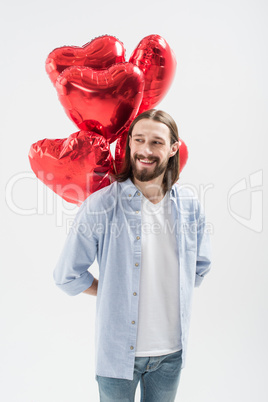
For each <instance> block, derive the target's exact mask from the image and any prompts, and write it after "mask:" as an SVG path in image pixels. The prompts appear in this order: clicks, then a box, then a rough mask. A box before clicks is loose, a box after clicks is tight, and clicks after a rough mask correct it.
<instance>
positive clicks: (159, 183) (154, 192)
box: [132, 175, 165, 204]
mask: <svg viewBox="0 0 268 402" xmlns="http://www.w3.org/2000/svg"><path fill="white" fill-rule="evenodd" d="M161 176H162V175H161ZM161 176H159V177H156V178H155V179H153V180H150V181H140V180H137V179H136V178H135V177H133V179H132V181H133V183H134V184H135V186H136V187H137V188H138V189H139V190H140V191H141V192H142V194H143V195H144V197H146V198H148V200H150V201H151V202H152V203H154V204H156V203H158V202H160V201H161V200H162V199H163V198H164V196H165V193H164V189H163V177H161Z"/></svg>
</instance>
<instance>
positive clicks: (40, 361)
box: [0, 0, 268, 402]
mask: <svg viewBox="0 0 268 402" xmlns="http://www.w3.org/2000/svg"><path fill="white" fill-rule="evenodd" d="M5 3H6V4H5V5H2V10H1V24H0V29H1V39H2V46H1V112H2V113H1V121H0V124H1V188H2V190H3V192H2V194H3V197H1V213H2V218H1V233H2V241H1V245H2V251H1V283H0V287H1V288H0V298H1V316H0V322H1V332H0V339H1V357H0V366H1V367H0V369H1V373H0V381H1V386H0V399H1V400H2V401H5V402H47V401H51V402H77V401H79V402H86V401H92V402H95V401H98V389H97V382H96V381H95V377H94V370H95V368H94V357H95V356H94V320H95V298H94V297H91V296H87V295H85V294H81V295H78V296H76V297H69V296H67V295H66V294H64V293H63V292H61V291H60V290H59V289H58V288H57V287H56V286H55V285H54V282H53V278H52V272H53V269H54V266H55V264H56V261H57V258H58V256H59V253H60V251H61V248H62V246H63V243H64V240H65V238H66V234H67V231H68V226H69V224H70V222H71V220H72V219H73V217H74V215H75V213H76V211H77V209H76V208H74V207H73V206H72V205H71V204H67V203H64V202H63V201H62V199H61V198H60V197H58V196H56V195H54V194H52V193H51V192H50V190H48V189H47V188H46V187H45V186H43V185H42V183H39V184H38V181H37V179H35V178H34V175H33V173H32V172H31V169H30V165H29V162H28V156H27V155H28V151H29V148H30V145H31V144H32V143H34V142H36V141H38V140H40V139H43V138H46V137H47V138H64V137H67V136H69V135H70V134H72V133H74V132H76V131H77V128H76V127H75V126H74V124H73V123H72V122H71V121H70V120H69V119H68V117H67V116H66V115H65V113H64V111H63V108H62V106H61V105H60V103H59V101H58V99H57V95H56V91H55V89H54V88H53V86H52V84H51V82H50V80H49V78H48V76H47V75H46V72H45V60H46V57H47V55H48V54H49V53H50V51H52V50H53V49H54V48H56V47H60V46H64V45H76V46H81V45H83V44H85V43H86V42H89V41H90V40H91V39H93V38H94V37H97V36H100V35H103V34H109V35H113V36H116V37H117V38H118V39H120V40H121V41H122V42H123V43H124V45H125V48H126V55H127V59H128V58H129V56H130V54H131V53H132V51H133V49H134V48H135V47H136V45H137V44H138V42H139V41H140V40H141V39H142V38H143V37H145V36H147V35H150V34H154V33H155V34H159V35H161V36H163V37H164V38H165V39H166V40H167V42H168V43H169V44H170V46H171V47H172V48H173V50H174V52H175V54H176V58H177V62H178V67H177V72H176V77H175V80H174V82H173V84H172V87H171V89H170V91H169V92H168V94H167V95H166V97H165V99H164V100H163V101H162V103H161V104H160V105H159V106H158V108H161V109H163V110H165V111H167V112H168V113H170V114H171V115H172V116H173V117H174V118H175V120H176V121H177V123H178V126H179V132H180V135H181V137H182V138H183V140H184V141H185V142H186V144H187V146H188V149H189V160H188V163H187V165H186V167H185V168H184V170H183V172H182V175H181V179H180V180H181V182H182V183H185V184H188V185H191V186H193V187H194V188H195V189H196V191H197V192H198V195H199V197H200V200H201V201H202V202H203V204H204V206H205V212H206V216H207V221H208V223H209V224H210V226H211V232H212V235H211V240H212V247H213V267H212V271H211V273H210V274H209V275H208V277H207V278H206V280H205V281H204V283H203V284H202V286H201V287H200V288H199V289H196V292H195V299H194V305H193V314H192V321H191V330H190V339H189V347H188V355H187V361H186V367H185V369H184V370H183V372H182V376H181V383H180V387H179V392H178V396H177V399H176V400H177V401H183V402H215V401H216V402H226V401H229V402H237V401H243V402H252V401H253V400H256V401H258V402H265V401H266V400H267V391H266V389H265V388H266V387H265V381H266V380H267V359H268V354H267V338H268V330H267V305H268V303H267V279H268V275H267V262H268V261H267V253H265V251H264V248H265V246H266V244H267V210H266V209H265V208H264V206H265V205H267V175H266V172H267V170H266V169H267V157H266V158H265V156H266V149H265V146H267V141H265V139H266V138H265V135H267V128H268V127H267V125H268V124H267V119H265V117H266V115H267V106H268V99H267V90H268V88H267V71H268V65H267V64H268V63H267V11H268V10H267V9H268V6H267V2H265V0H243V1H242V0H232V1H231V0H225V1H210V0H203V1H198V0H187V1H186V0H182V1H175V0H174V1H171V0H166V1H163V0H162V1H160V0H155V1H152V0H147V1H142V0H136V1H135V2H126V1H115V2H112V1H108V0H104V1H95V2H93V1H83V0H77V1H73V2H68V3H67V2H66V1H59V0H54V1H51V0H47V1H45V2H38V1H30V0H24V1H22V2H20V1H18V0H15V1H13V2H10V3H9V5H8V4H7V2H5ZM4 192H5V193H6V198H5V197H4ZM265 241H266V243H265ZM266 247H267V246H266ZM91 272H92V273H93V275H95V276H97V277H98V267H97V264H96V263H95V264H94V266H93V267H92V270H91ZM265 391H266V392H265ZM138 395H139V390H137V395H136V396H137V401H138V400H139V399H138Z"/></svg>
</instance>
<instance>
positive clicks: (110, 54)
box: [46, 35, 125, 85]
mask: <svg viewBox="0 0 268 402" xmlns="http://www.w3.org/2000/svg"><path fill="white" fill-rule="evenodd" d="M124 61H125V48H124V45H123V43H122V42H120V41H119V40H118V39H116V38H115V37H113V36H108V35H104V36H100V37H98V38H95V39H93V40H92V41H91V42H88V43H86V44H85V45H84V46H82V47H79V46H63V47H59V48H57V49H54V50H53V51H52V52H51V53H50V54H49V55H48V57H47V59H46V72H47V73H48V75H49V78H50V79H51V81H52V83H53V84H54V85H56V80H57V78H58V76H59V75H60V73H61V72H62V71H63V70H65V69H66V68H68V67H71V66H86V67H91V68H96V69H104V68H105V69H106V68H108V67H110V66H111V65H113V64H116V63H123V62H124Z"/></svg>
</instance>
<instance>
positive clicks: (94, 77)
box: [56, 63, 144, 143]
mask: <svg viewBox="0 0 268 402" xmlns="http://www.w3.org/2000/svg"><path fill="white" fill-rule="evenodd" d="M143 88H144V78H143V73H142V72H141V71H140V69H139V68H138V67H137V66H134V65H133V64H132V63H119V64H115V65H113V66H112V67H109V68H108V69H106V70H94V69H92V68H89V67H76V66H74V67H69V68H67V69H65V70H64V71H63V72H62V73H61V75H60V76H59V77H58V79H57V82H56V89H57V92H58V96H59V100H60V102H61V104H62V105H63V107H64V109H65V112H66V113H67V115H68V116H69V117H70V119H71V120H72V121H73V122H74V123H75V124H76V125H77V126H78V127H79V129H80V130H88V129H89V130H90V129H91V127H92V123H91V122H92V120H95V121H97V122H99V123H100V124H101V125H102V126H103V128H104V134H103V135H104V137H105V138H106V139H107V141H108V142H109V143H111V142H113V141H115V140H116V139H117V137H118V136H119V135H120V134H121V133H122V132H123V131H124V129H125V128H126V127H128V126H129V125H130V123H131V121H132V120H133V119H134V117H135V116H136V114H137V111H138V109H139V106H140V104H141V100H142V94H143Z"/></svg>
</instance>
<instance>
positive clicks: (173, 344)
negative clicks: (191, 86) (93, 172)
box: [54, 109, 210, 402]
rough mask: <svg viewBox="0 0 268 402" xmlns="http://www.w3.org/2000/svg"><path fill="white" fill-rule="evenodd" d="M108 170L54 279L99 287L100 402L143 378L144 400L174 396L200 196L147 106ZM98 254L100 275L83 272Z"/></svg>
mask: <svg viewBox="0 0 268 402" xmlns="http://www.w3.org/2000/svg"><path fill="white" fill-rule="evenodd" d="M114 178H115V181H114V182H113V183H112V184H111V185H110V186H108V187H105V188H103V189H101V190H99V191H97V192H95V193H93V194H91V195H90V196H89V197H88V199H87V200H86V201H85V202H84V203H83V205H82V206H81V208H80V210H79V212H78V214H77V216H76V219H75V222H74V226H73V230H72V231H71V232H70V233H69V235H68V238H67V240H66V244H65V247H64V250H63V252H62V254H61V256H60V259H59V261H58V264H57V266H56V268H55V271H54V279H55V282H56V284H57V285H58V286H59V287H60V288H61V289H62V290H63V291H65V292H66V293H67V294H69V295H76V294H79V293H81V292H84V293H86V294H89V295H97V304H96V309H97V311H96V313H97V314H96V332H95V334H96V338H95V346H96V356H95V357H96V359H95V363H96V377H95V378H96V380H97V382H98V386H99V394H100V401H102V402H113V401H114V402H115V401H116V402H117V401H122V402H123V401H124V402H134V398H135V392H136V388H137V385H138V383H139V382H140V389H141V401H143V402H163V401H164V402H172V401H174V400H175V396H176V393H177V388H178V385H179V379H180V373H181V369H182V367H183V366H184V361H185V354H186V347H187V338H188V331H189V322H190V314H191V304H192V297H193V289H194V287H195V286H199V285H200V283H201V282H202V280H203V278H204V276H205V275H206V274H207V272H208V271H209V269H210V243H209V237H208V233H207V231H206V225H205V217H204V214H203V212H202V208H201V206H200V204H199V201H198V200H197V199H196V198H194V197H193V195H192V193H191V192H190V191H189V190H187V189H185V188H180V186H178V185H177V184H176V182H177V181H178V178H179V137H178V130H177V126H176V123H175V122H174V120H173V119H172V117H171V116H169V115H168V114H167V113H165V112H162V111H157V110H154V109H153V110H149V111H147V112H144V113H142V114H141V115H139V116H138V117H137V118H136V119H135V120H134V121H133V123H132V125H131V126H130V129H129V133H128V139H127V143H126V150H125V159H124V163H123V167H122V170H121V172H120V173H119V174H117V175H115V177H114ZM97 227H98V230H95V229H94V228H97ZM112 227H113V229H114V228H115V227H118V229H119V228H120V230H117V231H115V230H111V228H112ZM100 229H101V230H100ZM95 257H97V260H98V264H99V280H97V279H96V278H94V277H93V275H92V274H91V273H90V272H89V270H88V268H90V266H91V265H92V264H93V262H94V260H95Z"/></svg>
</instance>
